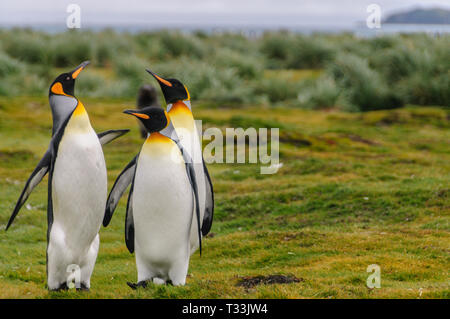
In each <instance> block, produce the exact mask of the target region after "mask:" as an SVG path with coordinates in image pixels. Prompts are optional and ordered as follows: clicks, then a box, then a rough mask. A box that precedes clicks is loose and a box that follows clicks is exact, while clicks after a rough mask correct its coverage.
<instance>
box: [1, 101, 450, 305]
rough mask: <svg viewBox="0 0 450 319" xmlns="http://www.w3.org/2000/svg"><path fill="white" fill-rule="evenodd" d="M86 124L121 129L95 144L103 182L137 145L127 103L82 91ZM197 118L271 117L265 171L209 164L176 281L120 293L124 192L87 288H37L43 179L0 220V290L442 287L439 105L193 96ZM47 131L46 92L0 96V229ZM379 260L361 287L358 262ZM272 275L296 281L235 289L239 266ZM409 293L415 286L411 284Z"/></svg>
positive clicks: (274, 292) (444, 216) (238, 293)
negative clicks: (209, 224)
mask: <svg viewBox="0 0 450 319" xmlns="http://www.w3.org/2000/svg"><path fill="white" fill-rule="evenodd" d="M82 100H83V102H84V104H85V106H86V108H87V110H88V112H89V114H90V118H91V122H92V124H93V126H94V128H95V129H96V130H97V131H103V130H107V129H113V128H132V131H131V132H130V133H129V134H128V135H126V136H124V137H123V138H121V139H119V140H117V141H114V142H113V143H111V144H109V145H107V146H105V148H104V152H105V157H106V163H107V166H108V177H109V187H111V186H112V183H113V182H114V179H115V178H116V177H117V175H118V174H119V172H120V171H121V169H122V168H123V167H124V165H126V163H128V161H129V160H130V159H131V157H132V156H133V155H134V154H136V152H137V151H138V150H139V147H140V144H141V143H142V141H141V140H140V138H139V135H138V129H137V125H136V122H135V121H134V120H133V119H130V118H128V117H125V116H123V115H122V114H121V111H122V110H123V109H124V108H126V107H127V106H131V105H133V104H134V101H132V100H105V99H94V98H87V99H84V98H82ZM193 105H194V113H195V116H196V117H197V118H199V119H204V121H205V123H204V124H205V127H209V126H217V127H220V128H225V127H233V126H235V125H243V126H255V127H261V126H264V125H277V126H279V127H280V139H281V141H282V143H281V150H280V153H281V162H282V163H283V167H282V168H281V169H280V170H279V172H278V173H277V174H275V175H264V176H263V175H260V174H259V165H255V164H252V165H238V164H211V165H209V170H210V173H211V175H212V179H213V182H214V186H215V196H216V217H215V221H214V224H213V228H212V233H214V236H211V237H208V238H206V239H205V240H204V246H203V247H204V250H203V255H202V257H200V256H199V254H198V253H196V254H194V256H193V257H192V258H191V262H190V268H189V276H188V278H187V284H186V286H184V287H172V286H163V287H158V286H153V285H151V286H150V287H149V288H148V289H140V290H138V291H132V290H131V289H130V288H128V286H127V285H126V281H133V282H134V281H136V267H135V262H134V256H133V255H130V254H129V253H128V251H127V249H126V247H125V243H124V234H123V232H124V231H123V222H124V213H125V205H126V200H125V198H123V199H122V200H121V202H120V204H119V207H118V210H117V213H116V214H115V216H114V218H113V220H112V223H111V225H110V226H109V227H108V228H106V229H105V228H102V229H101V231H100V237H101V245H100V251H99V256H98V259H97V263H96V267H95V270H94V274H93V276H92V281H91V283H92V289H91V291H90V292H89V293H77V292H73V291H70V292H61V293H50V292H48V291H47V290H46V288H45V282H46V275H45V249H46V228H47V223H46V202H47V200H46V198H47V197H46V196H47V195H46V194H47V189H46V183H47V178H45V179H44V181H43V182H42V183H41V185H39V186H38V187H37V189H36V190H35V191H34V192H33V194H32V195H31V196H30V198H29V200H28V202H27V203H28V204H29V205H30V206H28V208H29V209H27V208H26V207H23V208H22V211H21V212H20V214H19V216H18V218H17V219H16V221H15V223H14V225H13V226H12V227H11V229H10V230H9V231H8V232H4V231H0V252H1V253H0V298H419V297H420V298H449V291H450V284H449V274H448V270H449V269H450V267H449V266H450V260H449V247H450V237H449V231H450V226H449V220H450V218H449V215H450V214H449V212H450V204H449V203H450V200H449V196H450V188H449V180H450V144H449V141H450V124H449V118H450V112H449V111H448V109H442V108H435V107H427V108H421V107H412V106H409V107H407V108H404V109H399V110H390V111H389V110H386V111H375V112H366V113H364V114H361V113H343V112H335V111H326V112H325V111H312V110H299V109H288V108H283V107H279V108H276V109H262V107H246V108H232V109H224V108H211V107H209V105H208V103H200V102H196V101H194V103H193ZM50 129H51V114H50V108H49V106H48V103H47V101H46V99H45V98H39V97H37V98H26V97H18V98H0V163H1V165H0V189H1V191H0V226H1V227H2V228H4V226H5V225H6V222H7V220H8V218H9V215H10V213H11V212H12V209H13V207H14V204H15V201H16V200H17V197H18V196H19V194H20V191H21V189H22V187H23V185H24V183H25V181H26V179H27V178H28V175H29V174H30V173H31V171H32V170H33V168H34V166H35V165H36V164H37V162H38V160H39V158H40V157H41V155H42V154H43V153H44V152H45V150H46V148H47V145H48V142H49V138H50ZM370 264H378V265H379V266H380V267H381V288H380V289H368V288H367V287H366V279H367V277H368V275H369V274H368V273H366V268H367V266H368V265H370ZM271 274H284V275H295V276H296V277H297V278H302V279H303V281H300V282H298V283H292V284H277V285H259V286H256V287H254V288H251V289H246V288H244V287H238V286H237V283H238V282H239V279H240V277H243V276H257V275H271ZM420 293H421V295H420Z"/></svg>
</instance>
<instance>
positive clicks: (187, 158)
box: [172, 135, 202, 256]
mask: <svg viewBox="0 0 450 319" xmlns="http://www.w3.org/2000/svg"><path fill="white" fill-rule="evenodd" d="M172 136H173V135H172ZM172 140H173V138H172ZM174 142H175V143H176V144H177V145H178V148H179V149H180V151H181V155H183V159H184V163H185V164H186V173H187V175H188V177H189V181H190V183H191V186H192V192H193V193H194V200H195V215H196V216H197V218H196V220H197V229H198V247H199V252H200V256H201V255H202V230H201V225H200V205H199V201H198V187H197V180H196V178H195V170H194V165H193V162H192V159H191V157H190V156H189V154H188V153H187V152H185V151H184V148H183V146H181V143H180V141H179V140H178V139H176V140H174Z"/></svg>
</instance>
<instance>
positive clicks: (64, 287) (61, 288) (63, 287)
mask: <svg viewBox="0 0 450 319" xmlns="http://www.w3.org/2000/svg"><path fill="white" fill-rule="evenodd" d="M49 290H50V291H55V292H59V291H67V290H69V287H68V286H67V283H65V282H64V283H62V284H61V285H60V286H59V287H58V288H56V289H49ZM76 290H77V291H89V290H90V289H89V287H88V286H86V285H85V284H83V283H81V284H80V288H76Z"/></svg>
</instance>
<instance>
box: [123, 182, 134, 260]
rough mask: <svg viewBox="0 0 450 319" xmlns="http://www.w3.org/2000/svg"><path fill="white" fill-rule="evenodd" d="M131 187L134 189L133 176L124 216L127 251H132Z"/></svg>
mask: <svg viewBox="0 0 450 319" xmlns="http://www.w3.org/2000/svg"><path fill="white" fill-rule="evenodd" d="M133 189H134V176H133V182H132V183H131V189H130V194H129V195H128V201H127V214H126V216H125V244H126V245H127V248H128V251H129V252H130V253H131V254H132V253H134V219H133Z"/></svg>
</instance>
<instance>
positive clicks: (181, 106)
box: [169, 101, 192, 116]
mask: <svg viewBox="0 0 450 319" xmlns="http://www.w3.org/2000/svg"><path fill="white" fill-rule="evenodd" d="M169 113H170V114H171V115H172V114H175V113H185V114H190V115H191V116H192V112H191V110H190V109H189V107H188V106H187V105H186V104H185V103H184V102H183V101H176V102H175V103H173V104H172V108H171V109H170V111H169Z"/></svg>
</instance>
